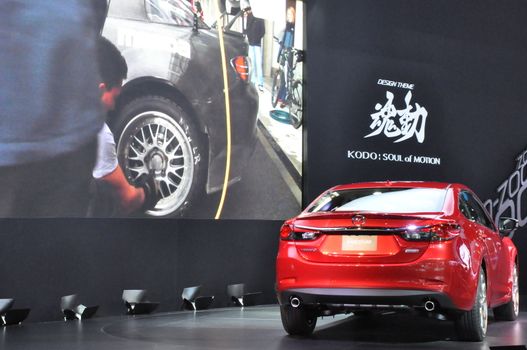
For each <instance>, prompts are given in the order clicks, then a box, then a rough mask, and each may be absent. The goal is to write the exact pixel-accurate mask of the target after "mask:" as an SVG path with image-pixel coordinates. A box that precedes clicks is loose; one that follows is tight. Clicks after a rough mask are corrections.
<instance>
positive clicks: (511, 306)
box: [492, 264, 520, 321]
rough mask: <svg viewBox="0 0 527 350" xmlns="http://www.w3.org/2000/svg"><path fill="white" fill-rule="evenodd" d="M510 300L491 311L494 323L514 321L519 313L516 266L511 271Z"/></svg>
mask: <svg viewBox="0 0 527 350" xmlns="http://www.w3.org/2000/svg"><path fill="white" fill-rule="evenodd" d="M511 295H512V297H511V300H510V301H509V302H508V303H507V304H504V305H500V306H498V307H495V308H494V309H492V311H493V312H494V319H495V320H496V321H514V320H515V319H516V318H518V314H519V312H520V294H519V290H518V266H517V265H516V264H514V268H513V270H512V291H511Z"/></svg>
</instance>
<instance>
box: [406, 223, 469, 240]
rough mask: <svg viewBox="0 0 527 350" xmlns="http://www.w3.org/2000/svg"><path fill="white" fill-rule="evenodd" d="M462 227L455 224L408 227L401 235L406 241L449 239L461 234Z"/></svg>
mask: <svg viewBox="0 0 527 350" xmlns="http://www.w3.org/2000/svg"><path fill="white" fill-rule="evenodd" d="M462 231H463V229H462V228H461V226H459V225H457V224H440V225H433V226H427V227H415V228H412V227H408V228H407V230H406V231H404V232H403V233H402V234H401V236H402V237H403V238H404V239H406V240H407V241H430V242H442V241H449V240H451V239H454V238H456V237H457V236H459V235H460V234H461V232H462Z"/></svg>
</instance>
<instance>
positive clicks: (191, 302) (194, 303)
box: [181, 286, 214, 310]
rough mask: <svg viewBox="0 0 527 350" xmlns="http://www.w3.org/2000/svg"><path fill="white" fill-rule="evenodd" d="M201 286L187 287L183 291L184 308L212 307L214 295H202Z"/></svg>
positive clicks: (182, 307) (203, 308) (200, 308)
mask: <svg viewBox="0 0 527 350" xmlns="http://www.w3.org/2000/svg"><path fill="white" fill-rule="evenodd" d="M200 290H201V286H194V287H186V288H184V289H183V293H181V299H183V303H182V305H181V309H182V310H205V309H208V308H209V307H210V305H211V304H212V302H213V301H214V296H213V295H211V296H200V295H199V293H200Z"/></svg>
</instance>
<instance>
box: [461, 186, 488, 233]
mask: <svg viewBox="0 0 527 350" xmlns="http://www.w3.org/2000/svg"><path fill="white" fill-rule="evenodd" d="M463 193H464V194H463V195H464V196H465V197H466V198H467V202H466V203H467V208H468V210H469V211H470V215H471V216H472V217H474V219H473V220H474V221H476V222H477V223H479V224H481V225H483V226H486V227H488V228H489V229H491V230H494V226H493V225H492V222H491V221H490V220H489V218H488V217H487V215H486V214H485V210H484V209H483V207H482V206H481V205H480V204H479V202H478V201H477V200H476V198H474V196H473V195H472V194H471V193H469V192H463Z"/></svg>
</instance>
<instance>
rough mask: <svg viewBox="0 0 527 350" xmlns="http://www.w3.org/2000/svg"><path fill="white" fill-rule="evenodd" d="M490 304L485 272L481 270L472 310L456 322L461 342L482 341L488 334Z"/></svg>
mask: <svg viewBox="0 0 527 350" xmlns="http://www.w3.org/2000/svg"><path fill="white" fill-rule="evenodd" d="M487 320H488V303H487V281H486V277H485V271H484V270H483V269H480V272H479V276H478V288H477V291H476V300H475V302H474V306H473V307H472V310H469V311H465V312H463V313H462V314H461V316H460V317H459V318H458V319H457V320H456V330H457V333H458V337H459V339H460V340H464V341H482V340H483V339H484V338H485V335H486V333H487Z"/></svg>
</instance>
